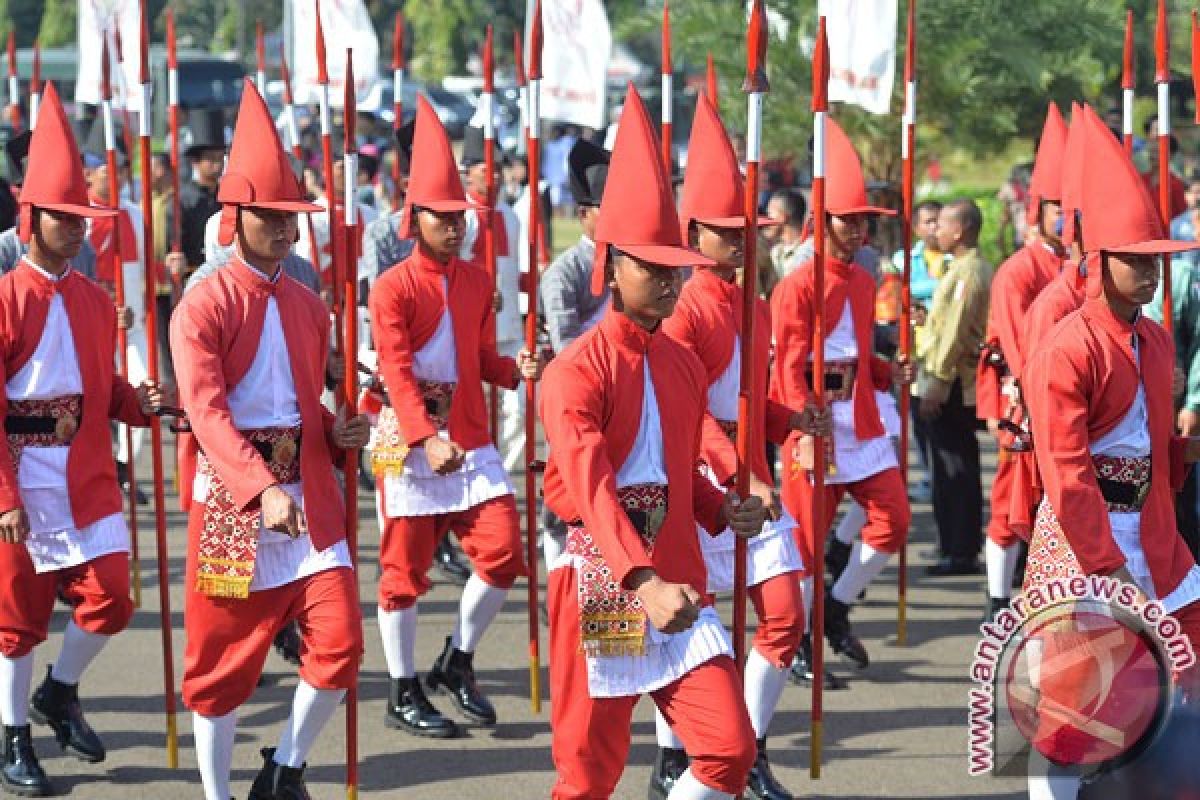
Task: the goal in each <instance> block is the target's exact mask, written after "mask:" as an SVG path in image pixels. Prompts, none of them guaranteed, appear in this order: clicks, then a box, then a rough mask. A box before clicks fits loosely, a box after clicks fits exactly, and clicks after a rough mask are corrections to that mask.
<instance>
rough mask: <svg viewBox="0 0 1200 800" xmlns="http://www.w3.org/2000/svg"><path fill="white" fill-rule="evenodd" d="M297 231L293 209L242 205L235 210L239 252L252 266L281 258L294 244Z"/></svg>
mask: <svg viewBox="0 0 1200 800" xmlns="http://www.w3.org/2000/svg"><path fill="white" fill-rule="evenodd" d="M298 230H299V228H298V223H297V221H296V214H295V213H294V212H290V211H275V210H273V209H266V208H242V209H241V210H240V211H239V212H238V232H239V234H240V239H239V242H240V244H241V249H242V254H243V255H245V256H246V258H247V260H249V261H251V262H252V263H254V264H255V265H256V266H257V265H260V264H261V265H267V264H278V263H279V262H280V261H282V260H283V259H284V258H285V257H286V256H287V254H288V251H289V250H291V249H292V245H293V244H295V242H296V233H297V231H298Z"/></svg>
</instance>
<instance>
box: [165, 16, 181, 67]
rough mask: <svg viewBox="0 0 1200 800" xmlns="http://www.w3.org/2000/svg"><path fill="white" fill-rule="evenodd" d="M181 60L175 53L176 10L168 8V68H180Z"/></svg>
mask: <svg viewBox="0 0 1200 800" xmlns="http://www.w3.org/2000/svg"><path fill="white" fill-rule="evenodd" d="M178 68H179V61H178V60H177V58H176V55H175V11H174V9H170V8H168V9H167V69H178Z"/></svg>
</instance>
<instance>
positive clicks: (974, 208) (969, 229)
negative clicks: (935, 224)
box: [945, 197, 983, 244]
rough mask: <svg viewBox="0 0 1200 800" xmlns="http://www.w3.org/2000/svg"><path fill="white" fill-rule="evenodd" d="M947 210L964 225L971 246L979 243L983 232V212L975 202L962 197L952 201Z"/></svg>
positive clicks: (964, 232) (964, 231)
mask: <svg viewBox="0 0 1200 800" xmlns="http://www.w3.org/2000/svg"><path fill="white" fill-rule="evenodd" d="M945 208H947V209H949V210H950V211H952V212H954V215H955V216H956V217H957V218H958V221H959V223H960V224H961V225H962V228H963V234H964V236H965V238H966V239H967V240H968V241H969V242H970V243H971V244H975V243H976V242H978V241H979V233H980V231H982V230H983V212H982V211H980V210H979V206H978V205H976V203H975V201H974V200H972V199H971V198H969V197H962V198H959V199H958V200H952V201H950V202H949V203H948V204H947V205H946V206H945Z"/></svg>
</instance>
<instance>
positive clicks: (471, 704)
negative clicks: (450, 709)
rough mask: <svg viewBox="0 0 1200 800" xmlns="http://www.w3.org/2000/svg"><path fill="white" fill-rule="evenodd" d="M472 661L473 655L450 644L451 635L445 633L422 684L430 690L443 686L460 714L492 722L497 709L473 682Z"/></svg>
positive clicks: (494, 721) (476, 719)
mask: <svg viewBox="0 0 1200 800" xmlns="http://www.w3.org/2000/svg"><path fill="white" fill-rule="evenodd" d="M473 662H474V656H473V655H472V654H470V653H464V652H463V651H462V650H459V649H457V648H456V647H455V646H454V645H453V644H452V643H451V637H449V636H447V637H446V647H445V649H444V650H442V654H441V655H440V656H438V659H437V661H435V662H433V669H431V670H430V671H429V676H428V677H426V678H425V685H426V686H428V687H429V689H430V691H437V690H438V689H439V688H442V687H444V688H445V689H446V691H448V692H450V697H451V699H453V700H454V705H456V706H458V710H459V711H461V712H462V713H463V714H465V715H466V716H468V717H470V718H471V719H473V720H475V721H476V722H478V723H480V724H481V725H495V724H496V709H495V708H493V707H492V702H491V701H490V700H488V699H487V698H486V697H484V695H483V692H481V691H479V685H478V684H477V683H475V665H474V663H473Z"/></svg>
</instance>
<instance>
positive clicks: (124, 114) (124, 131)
mask: <svg viewBox="0 0 1200 800" xmlns="http://www.w3.org/2000/svg"><path fill="white" fill-rule="evenodd" d="M113 40H114V41H115V42H116V45H117V67H118V69H117V92H118V94H120V96H121V138H122V139H123V140H124V141H125V152H126V153H129V155H130V157H132V156H133V125H132V124H130V121H129V100H128V97H129V91H128V88H129V87H128V86H127V85H126V83H125V50H124V48H123V45H122V44H121V29H120V28H119V27H117V26H116V25H114V26H113ZM129 199H130V200H133V199H135V198H134V197H133V181H132V180H130V181H129ZM113 202H114V203H115V202H116V201H115V200H114V201H113Z"/></svg>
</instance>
